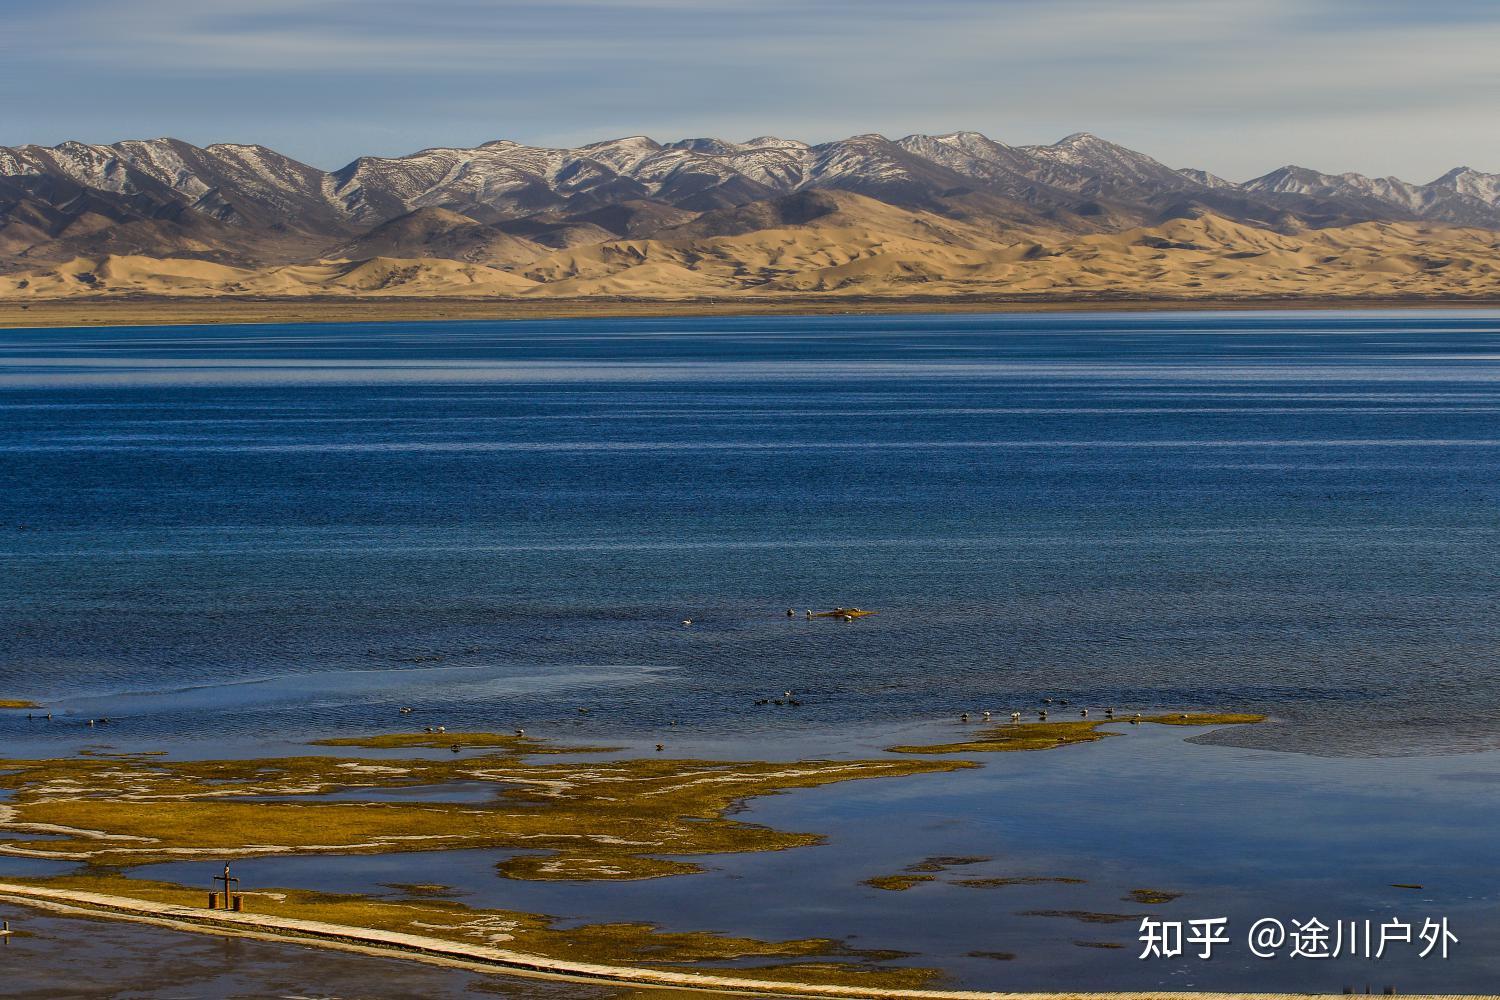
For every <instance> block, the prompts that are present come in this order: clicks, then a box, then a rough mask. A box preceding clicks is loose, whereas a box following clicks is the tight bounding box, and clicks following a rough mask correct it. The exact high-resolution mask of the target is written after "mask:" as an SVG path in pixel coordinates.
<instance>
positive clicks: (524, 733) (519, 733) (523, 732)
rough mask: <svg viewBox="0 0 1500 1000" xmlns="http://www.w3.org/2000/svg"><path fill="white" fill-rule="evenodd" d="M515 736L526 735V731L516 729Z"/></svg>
mask: <svg viewBox="0 0 1500 1000" xmlns="http://www.w3.org/2000/svg"><path fill="white" fill-rule="evenodd" d="M516 735H517V736H525V735H526V730H524V729H517V730H516Z"/></svg>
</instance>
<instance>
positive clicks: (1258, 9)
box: [0, 0, 1500, 178]
mask: <svg viewBox="0 0 1500 1000" xmlns="http://www.w3.org/2000/svg"><path fill="white" fill-rule="evenodd" d="M12 4H13V5H15V6H16V7H17V10H16V11H15V12H14V13H13V14H11V15H10V23H11V24H13V25H17V26H19V29H20V30H18V31H16V32H12V33H11V34H10V42H9V43H8V46H7V43H5V42H0V46H7V49H6V50H5V51H0V56H4V57H5V58H4V63H5V64H6V65H0V99H3V98H7V97H16V96H21V94H22V93H23V92H28V91H34V92H35V93H44V94H47V95H48V98H47V106H46V108H45V109H44V111H45V114H44V113H43V110H37V111H35V112H33V111H30V110H27V107H26V106H25V105H26V102H17V101H11V102H9V103H10V105H11V107H13V108H17V107H18V108H20V111H19V113H18V114H17V115H16V116H15V120H14V121H12V122H11V123H10V125H9V126H5V125H0V128H7V127H8V128H10V129H18V128H26V127H34V126H35V124H38V123H40V124H41V125H42V127H50V128H59V127H63V128H66V129H67V131H68V132H70V133H73V134H84V133H87V132H88V131H89V129H90V128H93V127H95V126H94V125H93V124H92V123H94V122H99V121H108V122H111V123H118V124H117V126H116V127H124V125H125V124H126V123H133V122H137V121H142V122H144V121H151V122H154V124H153V125H151V126H149V127H147V128H146V129H145V130H146V131H149V132H151V133H158V132H162V131H171V132H178V133H195V130H197V131H201V130H202V129H203V128H204V127H205V124H204V123H205V121H206V120H207V119H206V116H207V115H208V113H209V109H212V110H213V113H214V114H215V116H216V117H215V118H214V119H213V122H212V123H213V126H214V128H215V129H216V135H218V136H221V137H222V136H224V135H226V134H227V135H232V134H234V132H235V130H236V124H237V123H242V124H243V125H244V127H245V128H247V129H248V128H251V127H254V128H258V129H262V130H263V131H261V132H260V133H259V134H258V135H257V138H260V139H261V140H263V141H269V142H271V143H272V144H277V145H283V146H289V147H290V148H291V151H293V152H302V154H303V155H311V156H313V157H314V158H319V159H322V160H324V161H328V160H330V159H338V158H339V156H340V155H341V154H340V153H336V152H334V150H336V149H337V150H341V151H342V155H344V156H347V155H353V154H354V153H356V152H364V151H366V150H364V149H361V148H360V147H359V145H358V144H359V143H360V142H363V141H370V138H371V137H389V139H387V140H383V141H385V142H388V143H389V144H390V145H392V146H394V145H396V144H400V148H416V147H418V146H422V145H429V144H434V143H452V142H462V141H468V140H469V139H471V138H473V137H475V136H482V137H496V136H501V135H504V136H510V137H515V138H519V139H523V140H533V141H557V142H576V141H583V140H587V139H595V138H600V137H604V136H607V135H610V134H612V133H615V132H639V131H650V132H654V133H656V134H658V135H660V136H662V137H665V138H671V137H675V136H678V135H682V134H685V133H691V134H698V133H716V134H723V135H747V134H753V133H764V132H778V133H781V134H795V135H799V136H800V137H803V138H809V139H814V140H816V139H826V138H833V137H836V136H840V135H847V134H850V133H853V132H858V131H867V130H875V131H885V132H889V133H897V134H900V133H904V132H909V131H944V130H947V129H951V128H960V127H968V128H978V129H981V130H983V131H987V132H990V133H991V134H995V135H996V136H997V137H999V138H1002V139H1004V140H1007V141H1018V142H1029V141H1045V140H1051V139H1054V138H1057V137H1058V136H1059V135H1061V134H1063V133H1066V132H1070V131H1074V130H1078V129H1089V130H1093V131H1097V132H1100V133H1103V134H1106V135H1109V136H1110V137H1112V138H1116V139H1119V140H1121V141H1124V142H1127V143H1128V144H1133V145H1137V146H1139V147H1141V148H1144V149H1145V150H1146V151H1147V152H1150V153H1152V154H1153V155H1156V156H1158V157H1159V158H1162V159H1164V160H1167V161H1169V162H1176V163H1191V164H1193V165H1198V166H1204V167H1208V168H1210V169H1213V170H1215V171H1216V172H1219V173H1224V174H1226V175H1229V176H1241V177H1243V176H1248V175H1249V174H1251V173H1256V172H1260V171H1262V170H1265V169H1269V168H1270V167H1273V166H1276V165H1279V163H1281V162H1284V161H1288V160H1293V161H1300V162H1306V163H1309V164H1310V165H1313V166H1320V167H1327V168H1337V169H1360V170H1363V171H1365V172H1376V173H1388V172H1394V173H1401V174H1404V175H1407V176H1410V177H1413V178H1420V177H1423V176H1431V175H1434V174H1436V173H1439V172H1441V170H1442V169H1446V166H1451V165H1452V164H1454V163H1456V162H1459V161H1464V162H1473V163H1474V164H1475V165H1477V166H1481V167H1488V168H1489V169H1491V170H1500V134H1497V132H1496V130H1494V129H1493V128H1492V127H1491V126H1490V120H1491V119H1492V117H1493V108H1494V107H1496V106H1497V105H1500V60H1497V59H1496V58H1495V53H1496V52H1500V5H1495V4H1490V3H1478V2H1473V0H1470V2H1452V0H1432V2H1430V3H1428V4H1425V5H1423V6H1422V7H1421V8H1418V7H1416V6H1415V5H1411V4H1406V3H1400V2H1396V0H1296V2H1294V0H1256V2H1243V0H1131V2H1123V0H1000V2H996V0H926V2H923V3H918V4H913V3H909V2H895V0H821V2H818V3H807V2H805V0H759V2H753V3H750V2H736V0H529V2H516V0H428V2H425V3H422V4H413V3H409V2H396V0H358V2H356V0H314V2H307V0H295V2H294V0H253V2H252V0H198V2H188V0H124V2H121V0H110V2H105V0H64V2H61V3H56V4H54V5H53V6H51V7H48V6H46V5H44V4H43V2H42V0H12ZM21 38H24V43H22V42H21V41H20V40H19V39H21ZM151 116H154V117H151ZM8 117H9V116H8ZM73 122H77V123H78V124H77V125H76V126H74V125H73V124H72V123H73ZM46 123H52V124H50V125H49V124H46ZM58 123H63V124H58ZM266 129H269V130H270V131H272V132H275V131H277V130H279V131H281V132H282V133H283V134H284V137H283V138H278V136H277V135H275V134H266V131H264V130H266ZM440 130H443V133H444V134H439V131H440ZM402 137H405V138H406V141H405V142H404V143H403V142H402ZM38 138H48V136H39V135H35V134H24V135H23V134H9V135H0V142H3V141H10V142H17V141H25V140H28V139H38ZM383 151H386V152H397V151H399V148H389V146H388V147H387V148H386V149H384V150H383ZM1355 159H1358V160H1359V162H1350V161H1352V160H1355Z"/></svg>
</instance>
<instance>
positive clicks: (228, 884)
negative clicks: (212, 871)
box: [209, 861, 240, 910]
mask: <svg viewBox="0 0 1500 1000" xmlns="http://www.w3.org/2000/svg"><path fill="white" fill-rule="evenodd" d="M214 881H215V882H223V883H224V909H226V910H227V909H229V907H230V906H231V903H230V901H229V897H230V895H231V894H232V893H233V892H234V887H235V886H237V885H239V884H240V880H239V879H237V878H235V877H234V876H232V875H230V874H229V862H228V861H226V862H224V874H223V875H215V876H214ZM209 908H210V909H212V908H213V904H212V903H210V904H209Z"/></svg>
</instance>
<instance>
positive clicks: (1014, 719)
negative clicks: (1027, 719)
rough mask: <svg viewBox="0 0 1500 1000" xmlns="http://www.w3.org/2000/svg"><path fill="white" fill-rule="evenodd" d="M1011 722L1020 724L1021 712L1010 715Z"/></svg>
mask: <svg viewBox="0 0 1500 1000" xmlns="http://www.w3.org/2000/svg"><path fill="white" fill-rule="evenodd" d="M1010 721H1011V722H1020V721H1021V713H1020V712H1012V713H1010Z"/></svg>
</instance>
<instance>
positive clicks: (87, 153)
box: [0, 132, 1500, 301]
mask: <svg viewBox="0 0 1500 1000" xmlns="http://www.w3.org/2000/svg"><path fill="white" fill-rule="evenodd" d="M1497 231H1500V176H1497V175H1494V174H1486V173H1483V172H1481V171H1478V170H1474V169H1471V168H1467V167H1461V168H1455V169H1454V170H1452V171H1450V172H1449V173H1447V174H1445V175H1443V176H1442V177H1440V178H1438V179H1436V180H1434V181H1432V182H1430V183H1428V184H1411V183H1408V182H1405V181H1402V180H1399V179H1396V178H1367V177H1363V176H1361V175H1358V174H1338V175H1330V174H1323V173H1320V172H1318V171H1315V170H1310V169H1307V168H1303V167H1294V166H1289V167H1284V168H1281V169H1279V170H1276V171H1273V172H1272V173H1270V174H1267V175H1265V176H1264V177H1260V178H1256V179H1254V180H1251V181H1247V182H1245V183H1242V184H1237V183H1234V182H1231V181H1228V180H1225V179H1223V178H1220V177H1216V176H1214V175H1213V174H1210V173H1207V172H1205V171H1202V170H1195V169H1183V170H1177V169H1173V168H1172V167H1169V166H1166V165H1165V164H1162V163H1160V162H1158V161H1157V160H1155V159H1152V158H1151V157H1149V156H1146V155H1145V154H1142V153H1138V152H1135V151H1133V150H1129V149H1126V148H1124V147H1122V146H1118V145H1116V144H1113V143H1110V142H1107V141H1105V140H1103V139H1100V138H1098V137H1097V136H1094V135H1091V134H1088V133H1079V134H1076V135H1072V136H1069V137H1067V138H1066V139H1063V140H1061V141H1059V142H1057V143H1054V144H1052V145H1050V146H1008V145H1005V144H1003V143H999V142H996V141H995V140H992V139H990V138H988V137H985V136H983V135H980V134H979V133H975V132H958V133H950V134H948V135H941V136H926V135H916V136H907V137H906V138H904V139H899V140H894V141H893V140H890V139H887V138H885V137H883V136H878V135H862V136H854V137H852V138H849V139H845V140H839V141H836V142H830V143H823V144H820V145H811V144H807V143H802V142H798V141H796V140H789V139H778V138H774V137H762V138H758V139H751V140H748V141H746V142H729V141H725V140H721V139H692V140H683V141H681V142H675V143H666V144H663V143H658V142H656V141H654V140H652V139H649V138H645V137H642V136H634V137H629V138H626V139H619V140H612V141H608V142H601V143H594V144H591V145H589V146H584V147H580V148H578V149H548V148H539V147H530V146H524V145H520V144H517V143H512V142H505V141H499V142H493V143H486V144H485V145H483V146H480V147H477V148H474V149H459V148H439V149H429V150H423V151H421V152H418V153H414V154H411V155H410V156H405V157H364V158H361V159H359V160H356V161H354V162H353V163H351V164H349V165H347V166H346V167H343V168H340V169H339V170H335V171H328V172H324V171H320V170H318V169H317V168H314V167H311V166H308V165H306V164H302V163H298V162H297V161H295V160H292V159H291V158H289V157H285V156H282V155H281V154H279V153H276V152H275V151H273V150H270V149H267V148H266V147H263V146H253V145H239V144H217V145H213V146H208V147H202V148H200V147H195V146H192V145H190V144H188V143H184V142H181V141H178V140H173V139H156V140H141V141H130V142H121V143H115V144H113V145H110V146H96V145H88V144H84V143H76V142H73V143H63V144H61V145H59V146H55V147H39V146H21V147H16V148H4V147H0V298H5V299H14V300H22V301H35V300H41V299H64V298H74V297H101V296H102V297H111V298H119V297H132V296H166V297H194V298H199V297H236V296H239V297H269V298H304V297H313V296H376V297H381V296H384V297H390V296H421V297H454V298H490V297H508V298H537V299H546V298H589V297H595V296H610V297H622V296H623V297H638V298H644V299H693V298H701V297H715V298H725V297H727V298H735V297H764V296H778V295H799V296H806V295H829V296H840V295H844V296H861V297H867V296H874V297H881V296H887V297H892V296H903V295H911V294H922V295H929V296H996V295H1006V296H1016V295H1020V296H1036V297H1057V298H1064V297H1067V296H1070V295H1081V294H1109V295H1130V296H1151V297H1182V298H1208V297H1242V296H1272V297H1297V296H1319V297H1337V296H1351V297H1373V298H1381V297H1413V296H1417V297H1449V298H1485V297H1495V296H1500V276H1497V268H1500V236H1497V235H1496V233H1497Z"/></svg>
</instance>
